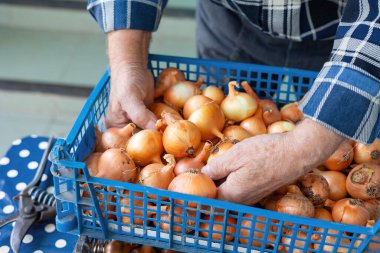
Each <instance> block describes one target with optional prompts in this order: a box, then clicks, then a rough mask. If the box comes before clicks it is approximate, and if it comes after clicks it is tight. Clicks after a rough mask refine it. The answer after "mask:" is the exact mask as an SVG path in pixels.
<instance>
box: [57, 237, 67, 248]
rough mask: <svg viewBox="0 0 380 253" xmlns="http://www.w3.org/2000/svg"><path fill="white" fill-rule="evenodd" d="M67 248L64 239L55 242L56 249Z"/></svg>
mask: <svg viewBox="0 0 380 253" xmlns="http://www.w3.org/2000/svg"><path fill="white" fill-rule="evenodd" d="M65 246H66V240H64V239H59V240H57V241H56V242H55V247H57V248H63V247H65Z"/></svg>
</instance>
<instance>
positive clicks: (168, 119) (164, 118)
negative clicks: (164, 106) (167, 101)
mask: <svg viewBox="0 0 380 253" xmlns="http://www.w3.org/2000/svg"><path fill="white" fill-rule="evenodd" d="M178 120H183V118H182V117H181V116H177V115H176V114H172V113H167V112H162V114H161V119H159V120H157V122H156V129H157V130H158V131H160V132H161V133H163V132H165V129H166V127H167V126H168V125H170V124H174V123H175V122H176V121H178Z"/></svg>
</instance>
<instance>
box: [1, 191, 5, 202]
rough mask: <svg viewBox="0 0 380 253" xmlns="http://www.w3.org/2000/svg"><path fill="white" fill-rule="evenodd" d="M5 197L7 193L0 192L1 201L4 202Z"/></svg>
mask: <svg viewBox="0 0 380 253" xmlns="http://www.w3.org/2000/svg"><path fill="white" fill-rule="evenodd" d="M4 197H5V192H3V191H0V200H2V199H3V198H4Z"/></svg>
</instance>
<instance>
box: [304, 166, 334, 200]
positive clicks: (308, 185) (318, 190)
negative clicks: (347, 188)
mask: <svg viewBox="0 0 380 253" xmlns="http://www.w3.org/2000/svg"><path fill="white" fill-rule="evenodd" d="M298 187H299V188H300V190H301V192H302V193H303V195H305V196H306V197H307V198H308V199H309V200H310V201H311V202H312V203H313V205H314V206H321V205H323V204H324V203H325V201H326V199H327V198H328V197H329V193H330V189H329V183H328V182H327V180H326V179H325V178H324V177H322V176H320V175H318V174H315V173H308V174H306V175H305V176H303V177H302V178H301V179H300V180H298Z"/></svg>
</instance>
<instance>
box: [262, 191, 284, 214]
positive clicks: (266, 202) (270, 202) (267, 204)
mask: <svg viewBox="0 0 380 253" xmlns="http://www.w3.org/2000/svg"><path fill="white" fill-rule="evenodd" d="M285 194H286V193H285ZM285 194H277V193H272V194H271V195H269V196H268V197H265V198H263V199H262V200H260V205H262V206H263V207H264V209H266V210H271V211H276V205H277V202H278V201H279V200H280V199H282V197H284V195H285Z"/></svg>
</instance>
